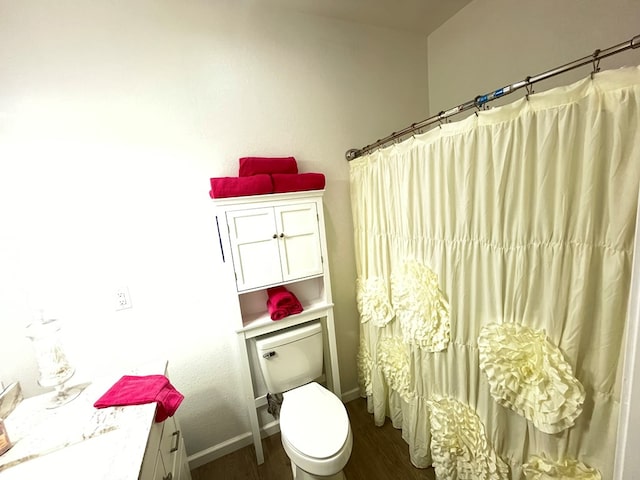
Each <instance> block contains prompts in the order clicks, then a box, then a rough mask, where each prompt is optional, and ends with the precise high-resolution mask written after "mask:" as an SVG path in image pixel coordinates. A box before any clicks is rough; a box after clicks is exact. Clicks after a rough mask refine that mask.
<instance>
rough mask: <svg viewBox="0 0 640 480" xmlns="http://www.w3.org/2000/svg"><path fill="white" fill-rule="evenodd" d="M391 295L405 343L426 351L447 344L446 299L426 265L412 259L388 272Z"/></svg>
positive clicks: (432, 350)
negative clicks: (397, 269) (397, 268)
mask: <svg viewBox="0 0 640 480" xmlns="http://www.w3.org/2000/svg"><path fill="white" fill-rule="evenodd" d="M391 298H392V303H393V306H394V308H395V311H396V316H397V318H398V320H399V321H400V326H401V329H402V337H403V340H404V341H405V342H406V343H410V344H415V345H417V346H419V347H420V348H422V349H424V350H426V351H428V352H441V351H442V350H445V349H446V348H447V346H448V345H449V335H450V329H451V327H450V325H449V303H448V302H447V300H446V298H445V296H444V294H443V293H442V291H441V290H440V285H439V284H438V276H437V275H436V274H435V273H434V272H433V271H432V270H431V269H430V268H428V267H427V266H425V265H423V264H421V263H418V262H415V261H413V262H405V263H403V264H402V266H401V267H400V269H399V271H395V272H394V273H393V274H392V275H391Z"/></svg>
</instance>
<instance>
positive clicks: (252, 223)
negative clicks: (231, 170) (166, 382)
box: [212, 190, 341, 464]
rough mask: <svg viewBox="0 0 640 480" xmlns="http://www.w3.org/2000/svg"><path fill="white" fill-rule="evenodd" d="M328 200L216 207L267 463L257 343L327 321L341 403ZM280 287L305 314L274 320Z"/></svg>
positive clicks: (284, 197) (298, 198) (332, 380)
mask: <svg viewBox="0 0 640 480" xmlns="http://www.w3.org/2000/svg"><path fill="white" fill-rule="evenodd" d="M323 194H324V190H315V191H304V192H289V193H278V194H267V195H254V196H246V197H235V198H217V199H213V201H212V202H213V205H214V208H215V220H216V226H217V231H218V235H219V238H218V239H217V240H219V251H220V257H219V259H220V263H221V267H222V271H223V272H224V275H225V278H227V279H228V280H229V282H230V285H233V289H232V290H233V292H234V293H233V295H234V296H235V298H236V299H237V302H235V315H233V318H232V319H231V321H232V322H233V328H234V329H235V331H236V333H237V334H238V341H239V347H240V353H241V358H240V362H241V367H242V369H241V370H242V374H243V383H244V385H245V391H246V392H245V397H246V402H247V405H248V412H249V420H250V423H251V430H252V434H253V440H254V446H255V448H256V457H257V459H258V463H259V464H260V463H262V462H263V461H264V456H263V451H262V443H261V434H262V433H261V432H262V430H263V427H264V426H263V425H261V423H260V420H259V418H258V414H257V412H258V410H259V409H261V408H263V407H265V406H266V405H267V401H266V393H267V392H266V391H262V390H261V389H260V384H261V383H262V382H261V380H262V376H261V373H260V371H259V367H257V365H254V364H253V363H252V360H251V357H252V355H251V354H250V351H251V350H253V348H254V340H255V339H256V338H258V337H260V336H262V335H267V334H270V333H273V332H276V331H279V330H282V329H286V328H289V327H294V326H297V325H302V324H305V323H308V322H313V321H319V322H320V325H321V326H322V332H323V337H324V342H323V354H324V359H325V366H324V372H323V373H324V379H325V382H324V383H326V385H327V387H328V388H329V389H330V390H331V391H332V392H333V393H334V394H335V395H337V397H338V398H340V397H341V389H340V375H339V370H338V355H337V348H336V335H335V325H334V317H333V300H332V295H331V281H330V275H329V261H328V254H327V241H326V232H325V221H324V209H323V202H322V197H323ZM280 285H282V286H284V287H285V288H286V289H287V290H289V291H291V292H292V293H294V294H295V296H296V297H297V299H298V300H299V302H300V304H301V306H302V308H303V310H302V312H301V313H298V314H294V315H290V316H287V317H285V318H282V319H281V320H277V321H274V320H272V319H271V317H270V314H269V311H268V308H267V299H268V293H267V289H268V288H270V287H274V286H280ZM227 291H228V292H229V294H232V292H231V289H228V290H227ZM256 367H257V368H256ZM256 378H258V381H257V382H256V381H255V380H256ZM256 385H257V386H256Z"/></svg>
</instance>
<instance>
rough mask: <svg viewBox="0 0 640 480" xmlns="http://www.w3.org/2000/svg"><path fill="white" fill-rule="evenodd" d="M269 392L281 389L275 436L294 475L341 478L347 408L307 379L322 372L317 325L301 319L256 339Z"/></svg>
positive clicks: (305, 479) (347, 447) (349, 439)
mask: <svg viewBox="0 0 640 480" xmlns="http://www.w3.org/2000/svg"><path fill="white" fill-rule="evenodd" d="M256 350H257V352H258V359H259V362H260V368H261V370H262V375H263V377H264V380H265V383H266V386H267V389H268V391H269V392H270V393H272V394H274V393H283V398H284V399H283V401H282V406H281V407H280V436H281V438H282V445H283V446H284V450H285V452H286V453H287V455H288V457H289V459H290V460H291V468H292V470H293V478H294V479H296V480H312V479H325V480H327V479H329V480H342V479H344V478H345V476H344V473H343V472H342V469H343V468H344V466H345V465H346V464H347V461H348V460H349V457H350V456H351V447H352V446H353V436H352V434H351V426H350V425H349V417H348V416H347V410H346V409H345V407H344V404H343V403H342V401H341V400H340V399H339V398H338V397H336V396H335V395H334V394H333V393H332V392H330V391H329V390H327V389H326V388H324V387H323V386H322V385H319V384H318V383H316V382H313V380H314V379H317V378H318V377H320V375H322V360H323V348H322V327H321V325H320V322H313V323H307V324H304V325H302V326H299V327H293V328H291V329H287V330H283V331H281V332H278V333H276V334H272V335H268V336H264V337H260V338H258V339H257V340H256Z"/></svg>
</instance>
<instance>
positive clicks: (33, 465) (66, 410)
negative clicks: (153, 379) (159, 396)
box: [0, 362, 166, 480]
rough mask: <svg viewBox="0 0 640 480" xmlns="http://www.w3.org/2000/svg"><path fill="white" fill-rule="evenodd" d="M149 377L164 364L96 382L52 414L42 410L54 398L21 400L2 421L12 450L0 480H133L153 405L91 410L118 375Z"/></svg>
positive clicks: (1, 462)
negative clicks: (11, 444)
mask: <svg viewBox="0 0 640 480" xmlns="http://www.w3.org/2000/svg"><path fill="white" fill-rule="evenodd" d="M150 374H166V362H157V363H154V364H149V365H145V366H144V367H141V368H138V369H135V370H132V371H126V372H119V373H116V374H114V375H111V376H106V377H103V378H100V379H98V380H95V381H93V382H91V383H90V384H89V385H88V386H87V387H86V388H85V389H84V390H83V391H82V393H81V394H80V395H79V396H78V397H77V398H75V399H74V400H71V401H70V402H69V403H67V404H66V405H63V406H61V407H58V408H55V409H47V408H45V405H46V404H47V401H48V399H49V398H50V397H51V395H53V394H52V393H48V394H44V395H39V396H37V397H32V398H28V399H25V400H23V401H22V402H21V403H20V404H19V405H18V406H17V407H16V409H15V410H14V411H13V412H12V413H11V414H10V415H9V417H8V418H7V419H5V425H6V427H7V432H8V434H9V438H10V439H11V442H12V443H13V447H12V448H11V449H10V450H9V451H7V452H6V453H5V454H3V455H0V480H26V479H40V478H41V479H47V480H50V479H65V480H88V479H91V480H100V479H104V480H135V479H137V478H138V476H139V473H140V467H141V465H142V459H143V457H144V453H145V449H146V446H147V439H148V437H149V431H150V429H151V427H152V425H153V422H154V417H155V411H156V404H155V403H150V404H145V405H135V406H127V407H110V408H104V409H96V408H95V407H94V406H93V404H94V402H95V401H96V400H97V399H98V398H99V397H100V396H101V395H102V394H103V393H105V392H106V391H107V389H108V388H109V387H111V385H113V384H114V383H115V382H116V381H117V380H119V379H120V377H122V375H150ZM73 384H74V383H73V379H72V380H71V381H70V382H69V385H71V386H73Z"/></svg>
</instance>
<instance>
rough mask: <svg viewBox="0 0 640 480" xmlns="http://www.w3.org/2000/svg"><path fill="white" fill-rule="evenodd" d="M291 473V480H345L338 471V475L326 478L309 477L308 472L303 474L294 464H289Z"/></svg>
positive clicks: (342, 473)
mask: <svg viewBox="0 0 640 480" xmlns="http://www.w3.org/2000/svg"><path fill="white" fill-rule="evenodd" d="M291 471H292V472H293V480H346V479H347V477H346V476H345V475H344V472H343V471H342V470H340V471H339V472H338V473H336V474H334V475H329V476H328V477H326V476H322V477H320V476H318V475H311V474H310V473H309V472H305V471H304V470H302V469H301V468H300V467H298V466H297V465H296V464H294V463H293V462H291Z"/></svg>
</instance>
